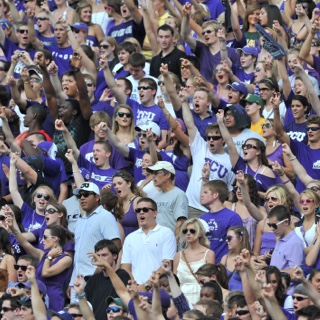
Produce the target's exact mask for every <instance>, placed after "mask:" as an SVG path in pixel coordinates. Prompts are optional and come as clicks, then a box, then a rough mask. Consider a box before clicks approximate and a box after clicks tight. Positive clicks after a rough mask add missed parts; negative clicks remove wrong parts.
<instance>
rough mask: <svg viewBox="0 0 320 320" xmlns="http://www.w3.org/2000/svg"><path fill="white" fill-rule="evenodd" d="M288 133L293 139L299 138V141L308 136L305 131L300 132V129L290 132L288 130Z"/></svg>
mask: <svg viewBox="0 0 320 320" xmlns="http://www.w3.org/2000/svg"><path fill="white" fill-rule="evenodd" d="M287 134H288V136H289V137H290V138H291V139H292V140H297V141H299V142H302V141H303V140H304V137H305V136H306V133H305V132H298V131H290V132H287Z"/></svg>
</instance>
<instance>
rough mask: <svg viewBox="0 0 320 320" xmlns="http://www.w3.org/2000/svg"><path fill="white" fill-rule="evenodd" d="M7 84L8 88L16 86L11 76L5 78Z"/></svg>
mask: <svg viewBox="0 0 320 320" xmlns="http://www.w3.org/2000/svg"><path fill="white" fill-rule="evenodd" d="M7 84H8V86H10V87H14V86H15V85H16V84H17V80H16V79H15V78H14V77H13V76H10V77H9V78H7Z"/></svg>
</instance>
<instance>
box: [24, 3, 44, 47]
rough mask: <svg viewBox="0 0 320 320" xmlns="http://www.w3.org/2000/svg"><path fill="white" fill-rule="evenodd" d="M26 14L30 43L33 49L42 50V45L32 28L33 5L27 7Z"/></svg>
mask: <svg viewBox="0 0 320 320" xmlns="http://www.w3.org/2000/svg"><path fill="white" fill-rule="evenodd" d="M26 13H27V18H28V34H29V39H30V42H31V44H32V46H33V47H34V48H35V49H37V50H39V49H43V43H42V42H41V41H40V40H39V39H38V38H37V34H36V30H35V28H34V16H35V5H28V7H27V11H26Z"/></svg>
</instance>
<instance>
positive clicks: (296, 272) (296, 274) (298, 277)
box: [291, 266, 306, 282]
mask: <svg viewBox="0 0 320 320" xmlns="http://www.w3.org/2000/svg"><path fill="white" fill-rule="evenodd" d="M291 280H294V281H301V282H303V281H304V280H306V278H305V277H304V274H303V271H302V269H301V268H300V267H299V266H294V267H293V272H292V277H291Z"/></svg>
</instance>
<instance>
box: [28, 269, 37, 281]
mask: <svg viewBox="0 0 320 320" xmlns="http://www.w3.org/2000/svg"><path fill="white" fill-rule="evenodd" d="M26 277H27V278H28V280H29V282H30V283H31V284H34V283H36V281H37V280H36V268H35V267H33V266H31V265H29V266H28V267H27V271H26Z"/></svg>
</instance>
